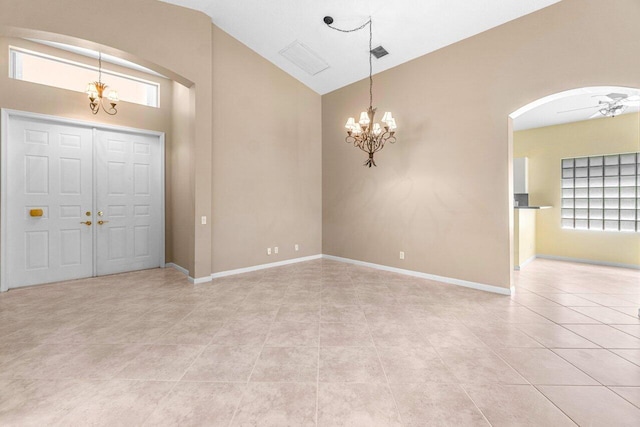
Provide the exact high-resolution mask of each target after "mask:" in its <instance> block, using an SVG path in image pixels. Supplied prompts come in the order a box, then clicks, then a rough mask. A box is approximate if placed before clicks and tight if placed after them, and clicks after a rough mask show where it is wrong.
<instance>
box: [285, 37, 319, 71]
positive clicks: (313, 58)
mask: <svg viewBox="0 0 640 427" xmlns="http://www.w3.org/2000/svg"><path fill="white" fill-rule="evenodd" d="M279 53H280V55H282V56H284V57H285V58H287V59H288V60H289V61H291V62H292V63H294V64H295V65H297V66H298V67H300V68H302V69H303V70H304V71H306V72H307V73H309V74H310V75H312V76H315V75H316V74H318V73H319V72H321V71H324V70H326V69H327V68H329V64H327V62H326V61H325V60H324V59H322V58H320V56H318V55H317V54H316V53H315V52H313V51H312V50H311V49H309V48H308V47H307V46H305V45H304V44H302V43H300V42H299V41H298V40H296V41H294V42H293V43H291V44H290V45H289V46H287V47H285V48H284V49H282V50H281V51H280V52H279Z"/></svg>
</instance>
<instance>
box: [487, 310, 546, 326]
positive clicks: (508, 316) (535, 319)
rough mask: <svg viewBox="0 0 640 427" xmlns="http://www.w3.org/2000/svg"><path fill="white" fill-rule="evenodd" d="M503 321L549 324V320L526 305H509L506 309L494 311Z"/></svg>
mask: <svg viewBox="0 0 640 427" xmlns="http://www.w3.org/2000/svg"><path fill="white" fill-rule="evenodd" d="M496 316H497V317H499V318H500V319H501V320H502V321H503V322H505V323H544V324H551V321H550V320H549V319H547V318H545V317H544V316H540V315H539V314H538V313H536V312H534V311H532V310H530V309H529V308H527V307H509V308H508V309H507V310H502V311H500V312H496Z"/></svg>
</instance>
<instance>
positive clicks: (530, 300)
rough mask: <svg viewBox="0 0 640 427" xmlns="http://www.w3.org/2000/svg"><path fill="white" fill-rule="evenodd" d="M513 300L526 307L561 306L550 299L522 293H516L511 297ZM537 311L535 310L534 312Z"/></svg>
mask: <svg viewBox="0 0 640 427" xmlns="http://www.w3.org/2000/svg"><path fill="white" fill-rule="evenodd" d="M511 300H512V301H515V302H517V303H518V304H521V305H523V306H525V307H529V308H532V307H558V306H559V304H558V303H557V302H555V301H552V300H550V299H548V298H544V297H542V296H540V295H536V294H534V293H522V292H517V290H516V292H515V293H514V294H513V295H511ZM534 311H535V310H534Z"/></svg>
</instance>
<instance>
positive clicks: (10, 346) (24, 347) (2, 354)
mask: <svg viewBox="0 0 640 427" xmlns="http://www.w3.org/2000/svg"><path fill="white" fill-rule="evenodd" d="M0 341H1V339H0ZM38 345H39V344H37V343H23V342H13V343H2V344H0V372H4V371H5V370H6V369H5V368H4V365H5V364H6V363H8V362H11V361H12V360H14V359H22V357H23V355H24V354H25V353H28V352H29V351H31V350H33V349H34V348H35V347H37V346H38ZM0 376H1V375H0Z"/></svg>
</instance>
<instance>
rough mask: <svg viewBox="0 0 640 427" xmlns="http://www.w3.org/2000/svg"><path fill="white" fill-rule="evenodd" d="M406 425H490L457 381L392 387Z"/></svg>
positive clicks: (418, 426) (417, 426)
mask: <svg viewBox="0 0 640 427" xmlns="http://www.w3.org/2000/svg"><path fill="white" fill-rule="evenodd" d="M391 389H392V392H393V395H394V397H395V399H396V402H397V403H398V408H399V410H400V416H401V417H402V422H403V424H404V425H406V426H416V427H420V426H452V427H453V426H488V425H489V423H488V422H487V420H486V419H485V418H484V416H483V415H482V413H481V412H480V411H479V410H478V408H477V407H476V405H475V404H474V403H473V402H472V401H471V399H469V396H467V394H466V393H465V392H464V390H463V389H462V388H461V387H460V386H459V385H456V384H433V383H425V384H401V385H400V384H396V385H392V386H391Z"/></svg>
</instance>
